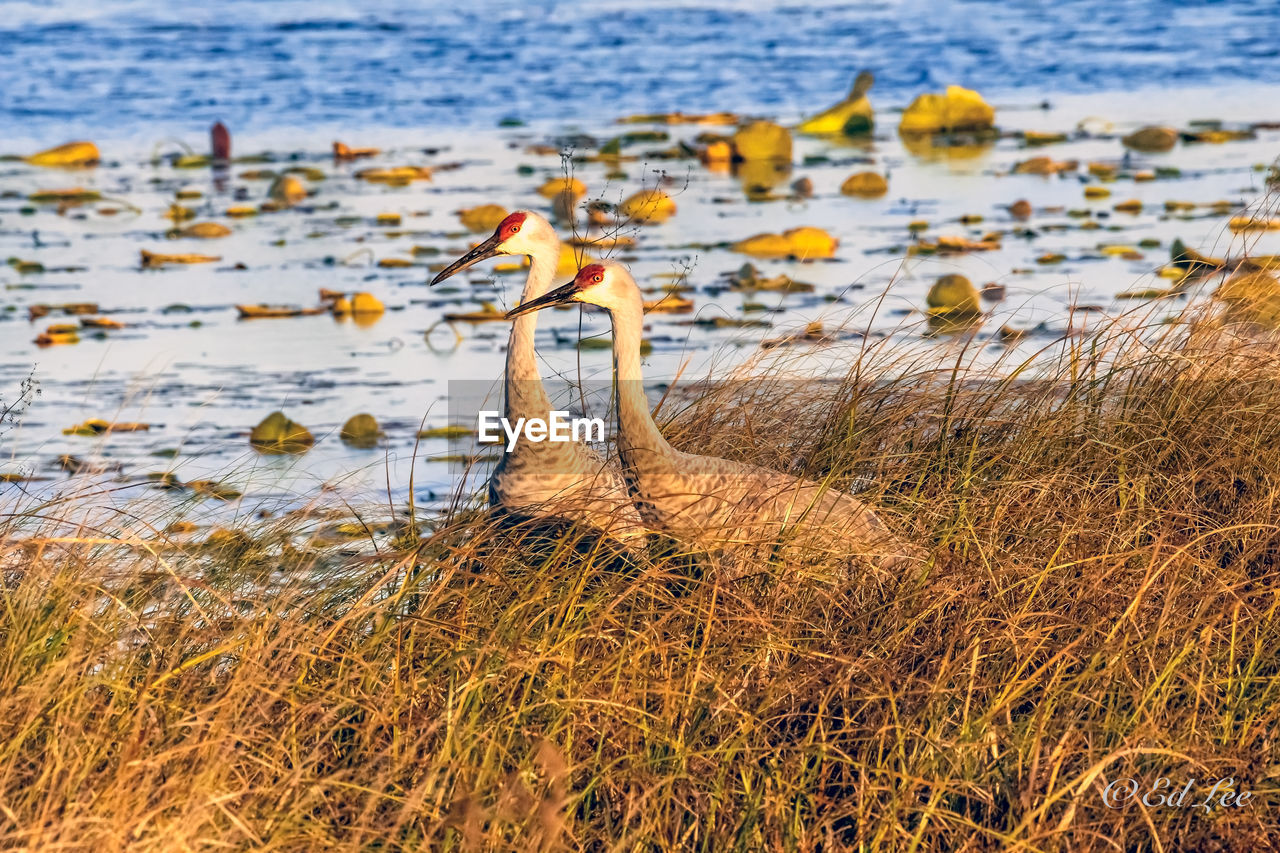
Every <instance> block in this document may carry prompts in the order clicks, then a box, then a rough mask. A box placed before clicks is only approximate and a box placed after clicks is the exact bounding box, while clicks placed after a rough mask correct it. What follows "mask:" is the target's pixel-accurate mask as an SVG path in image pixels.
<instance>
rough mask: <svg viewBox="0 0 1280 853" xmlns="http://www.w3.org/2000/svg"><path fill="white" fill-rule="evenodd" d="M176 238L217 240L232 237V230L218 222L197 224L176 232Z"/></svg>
mask: <svg viewBox="0 0 1280 853" xmlns="http://www.w3.org/2000/svg"><path fill="white" fill-rule="evenodd" d="M173 236H175V237H192V238H195V239H199V240H216V239H217V238H219V237H229V236H231V229H230V228H228V227H227V226H225V225H221V224H219V223H217V222H197V223H195V224H194V225H188V226H187V227H186V228H183V229H181V230H179V231H176V232H174V235H173Z"/></svg>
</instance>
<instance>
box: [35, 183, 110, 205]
mask: <svg viewBox="0 0 1280 853" xmlns="http://www.w3.org/2000/svg"><path fill="white" fill-rule="evenodd" d="M101 198H102V193H100V192H98V191H97V190H86V189H85V188H84V187H72V188H70V189H65V190H38V191H36V192H33V193H31V195H29V196H27V201H31V202H34V203H35V204H83V203H85V202H88V201H98V200H99V199H101Z"/></svg>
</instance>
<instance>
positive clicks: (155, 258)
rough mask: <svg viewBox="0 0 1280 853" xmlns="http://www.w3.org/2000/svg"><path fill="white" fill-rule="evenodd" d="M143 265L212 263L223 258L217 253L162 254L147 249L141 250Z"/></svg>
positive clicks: (150, 266)
mask: <svg viewBox="0 0 1280 853" xmlns="http://www.w3.org/2000/svg"><path fill="white" fill-rule="evenodd" d="M141 255H142V266H143V267H144V268H148V269H150V268H154V267H162V266H165V265H166V264H211V263H213V262H215V261H220V260H222V258H220V257H217V256H215V255H196V254H185V255H162V254H159V253H157V252H148V251H147V250H146V249H143V250H142V251H141Z"/></svg>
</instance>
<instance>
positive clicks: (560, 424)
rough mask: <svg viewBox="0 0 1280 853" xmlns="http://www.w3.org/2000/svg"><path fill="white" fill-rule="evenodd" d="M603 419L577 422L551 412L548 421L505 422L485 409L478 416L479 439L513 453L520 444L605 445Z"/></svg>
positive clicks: (506, 420)
mask: <svg viewBox="0 0 1280 853" xmlns="http://www.w3.org/2000/svg"><path fill="white" fill-rule="evenodd" d="M604 436H605V428H604V419H603V418H578V417H573V416H571V415H570V414H569V413H568V412H564V411H559V410H552V411H550V412H548V413H547V417H546V418H516V419H515V420H510V419H508V418H504V417H503V416H502V413H501V412H498V411H493V410H484V409H482V410H481V411H480V412H478V413H477V415H476V439H477V441H478V442H479V443H480V444H501V445H504V446H505V448H506V451H507V452H508V453H510V452H511V451H513V450H515V449H516V445H517V444H518V443H519V442H520V441H521V440H524V441H528V442H534V443H538V442H544V441H551V442H570V441H604Z"/></svg>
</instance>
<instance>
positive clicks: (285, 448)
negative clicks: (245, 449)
mask: <svg viewBox="0 0 1280 853" xmlns="http://www.w3.org/2000/svg"><path fill="white" fill-rule="evenodd" d="M249 443H250V444H251V445H253V447H255V448H256V449H258V450H260V451H262V452H264V453H305V452H306V451H307V450H308V449H309V448H310V447H311V445H313V444H315V438H314V437H313V436H312V435H311V433H310V432H309V431H308V430H307V428H306V427H304V426H302V425H301V424H297V423H294V422H293V421H291V420H289V419H288V418H287V417H285V416H284V413H283V412H272V413H271V414H269V415H267V417H266V418H265V419H263V421H262V423H260V424H258V425H257V426H256V427H254V428H253V431H252V432H250V433H249Z"/></svg>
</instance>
